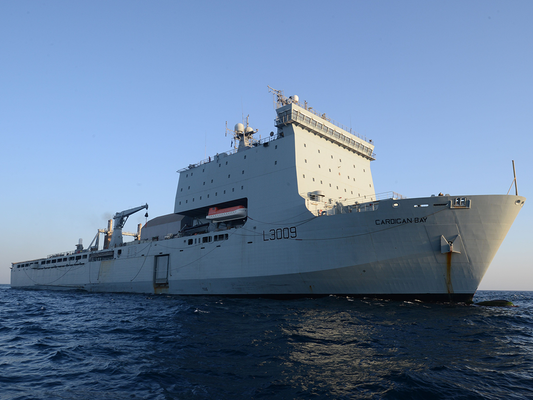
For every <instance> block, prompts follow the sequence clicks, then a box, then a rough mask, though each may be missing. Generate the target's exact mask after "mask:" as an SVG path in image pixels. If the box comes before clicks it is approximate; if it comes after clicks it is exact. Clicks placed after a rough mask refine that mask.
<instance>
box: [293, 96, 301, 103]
mask: <svg viewBox="0 0 533 400" xmlns="http://www.w3.org/2000/svg"><path fill="white" fill-rule="evenodd" d="M292 100H293V101H294V102H295V103H298V101H299V100H300V98H299V97H298V96H297V95H294V96H292Z"/></svg>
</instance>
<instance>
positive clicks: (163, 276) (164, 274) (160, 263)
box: [154, 254, 169, 286]
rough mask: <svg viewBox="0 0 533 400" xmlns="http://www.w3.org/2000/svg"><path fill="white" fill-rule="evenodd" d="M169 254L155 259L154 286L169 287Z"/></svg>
mask: <svg viewBox="0 0 533 400" xmlns="http://www.w3.org/2000/svg"><path fill="white" fill-rule="evenodd" d="M168 258H169V256H168V254H167V255H163V256H156V257H155V265H154V285H155V286H168Z"/></svg>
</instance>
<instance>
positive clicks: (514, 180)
mask: <svg viewBox="0 0 533 400" xmlns="http://www.w3.org/2000/svg"><path fill="white" fill-rule="evenodd" d="M513 176H514V178H513V183H511V186H510V187H509V190H508V191H507V194H509V192H510V191H511V188H512V187H513V185H514V192H515V194H516V195H517V196H518V186H517V185H516V169H515V166H514V160H513Z"/></svg>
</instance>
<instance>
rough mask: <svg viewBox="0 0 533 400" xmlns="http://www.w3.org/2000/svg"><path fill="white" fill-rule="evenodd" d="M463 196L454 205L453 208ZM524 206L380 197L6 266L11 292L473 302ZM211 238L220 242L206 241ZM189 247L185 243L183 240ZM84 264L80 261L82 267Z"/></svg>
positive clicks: (504, 200)
mask: <svg viewBox="0 0 533 400" xmlns="http://www.w3.org/2000/svg"><path fill="white" fill-rule="evenodd" d="M459 199H461V201H462V203H459ZM524 201H525V199H524V198H523V197H519V196H500V195H487V196H463V197H461V198H458V197H447V196H440V197H429V198H419V199H402V200H393V199H391V200H385V201H380V202H374V203H372V207H366V208H364V210H365V211H362V210H363V209H361V208H359V209H358V210H351V212H345V213H338V214H334V215H321V216H315V215H313V214H311V213H310V212H308V211H307V209H306V208H305V207H303V206H302V207H301V209H294V210H292V211H293V212H294V214H293V215H299V216H300V217H299V218H298V219H295V218H292V219H287V220H286V221H287V222H286V223H285V222H279V221H278V222H275V221H272V222H258V221H254V220H253V219H252V217H253V215H252V216H251V218H250V219H248V221H247V222H246V224H244V226H242V227H241V228H239V229H232V230H230V231H228V232H229V233H228V234H227V238H226V237H224V236H223V235H220V233H219V232H207V233H204V234H200V235H194V237H189V238H183V237H174V238H168V239H165V240H157V241H149V240H146V241H141V242H135V243H132V244H126V245H124V246H122V247H120V248H116V249H114V250H112V252H113V253H112V256H111V255H110V254H109V251H107V253H106V254H107V259H104V260H101V259H100V260H99V259H98V258H99V257H98V255H99V254H104V251H96V252H93V253H90V254H88V255H87V258H85V259H81V260H78V262H77V263H74V264H69V263H68V261H67V262H64V265H62V264H61V262H58V263H56V264H55V265H52V266H51V265H50V264H45V265H40V264H33V265H32V264H29V265H26V266H18V267H17V266H16V265H14V267H13V269H12V282H11V286H12V287H14V288H34V289H81V290H86V291H91V292H133V293H167V294H176V295H232V296H274V297H298V296H306V297H309V296H325V295H348V296H368V297H380V298H392V299H420V300H442V301H450V300H451V301H468V300H471V298H472V296H473V295H474V293H475V291H476V290H477V287H478V286H479V283H480V282H481V280H482V278H483V276H484V274H485V272H486V270H487V268H488V267H489V265H490V263H491V261H492V259H493V258H494V255H495V254H496V252H497V250H498V248H499V247H500V245H501V243H502V242H503V239H504V238H505V235H506V234H507V232H508V230H509V228H510V227H511V225H512V223H513V221H514V219H515V218H516V216H517V214H518V212H519V210H520V208H521V206H522V205H523V203H524ZM215 236H218V238H219V239H220V240H213V239H214V237H215ZM190 240H193V243H190ZM84 260H85V261H84Z"/></svg>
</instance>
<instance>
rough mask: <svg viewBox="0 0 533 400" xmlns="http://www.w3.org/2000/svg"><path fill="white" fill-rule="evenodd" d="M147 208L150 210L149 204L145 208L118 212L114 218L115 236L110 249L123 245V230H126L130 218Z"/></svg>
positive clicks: (112, 238)
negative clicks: (125, 225)
mask: <svg viewBox="0 0 533 400" xmlns="http://www.w3.org/2000/svg"><path fill="white" fill-rule="evenodd" d="M145 208H146V209H147V210H148V204H145V205H144V206H139V207H134V208H130V209H129V210H125V211H121V212H117V213H116V214H115V216H114V217H113V220H114V223H113V225H114V229H113V235H112V236H111V243H110V245H109V247H110V248H113V247H117V246H121V245H122V228H124V224H125V223H126V221H127V220H128V217H129V216H130V215H132V214H135V213H136V212H137V211H141V210H143V209H145Z"/></svg>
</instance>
